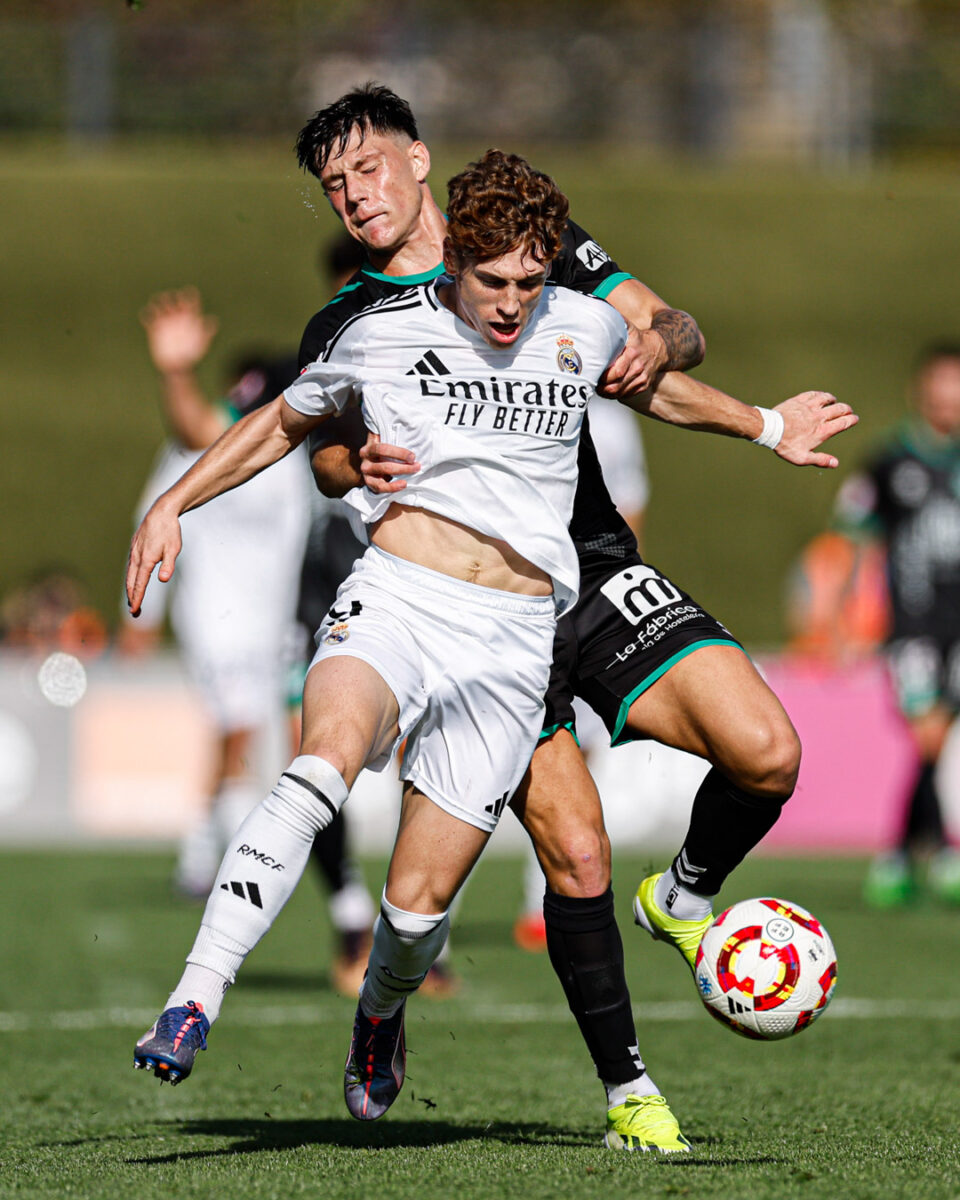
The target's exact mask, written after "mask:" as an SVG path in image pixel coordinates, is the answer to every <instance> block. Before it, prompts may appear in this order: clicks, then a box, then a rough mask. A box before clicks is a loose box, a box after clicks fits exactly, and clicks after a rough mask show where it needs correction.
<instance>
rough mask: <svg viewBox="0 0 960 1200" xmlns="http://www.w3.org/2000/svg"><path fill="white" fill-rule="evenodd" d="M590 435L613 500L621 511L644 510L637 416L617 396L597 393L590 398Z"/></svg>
mask: <svg viewBox="0 0 960 1200" xmlns="http://www.w3.org/2000/svg"><path fill="white" fill-rule="evenodd" d="M590 436H591V437H592V438H593V444H594V446H595V447H596V451H597V458H598V459H599V460H600V468H601V470H602V471H603V479H604V482H605V483H606V485H607V488H608V490H609V492H610V496H611V498H612V499H613V502H614V504H615V505H616V506H617V508H619V509H620V511H621V512H622V513H635V512H643V510H644V509H645V508H646V507H647V501H648V499H649V497H650V481H649V477H648V475H647V460H646V455H645V454H644V450H643V438H642V437H641V435H640V422H639V420H638V418H637V416H636V415H635V414H634V413H633V411H632V410H631V409H629V408H625V407H624V406H623V405H622V404H618V403H617V401H616V400H608V399H607V397H606V396H596V397H595V398H594V399H593V400H591V401H590Z"/></svg>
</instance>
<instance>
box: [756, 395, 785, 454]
mask: <svg viewBox="0 0 960 1200" xmlns="http://www.w3.org/2000/svg"><path fill="white" fill-rule="evenodd" d="M753 407H754V408H755V409H756V410H757V412H758V413H759V414H760V416H761V417H763V431H762V432H761V434H760V436H759V437H755V438H754V439H753V444H754V445H755V446H766V447H768V449H770V450H775V449H776V448H777V446H779V445H780V439H781V438H782V437H783V415H782V414H781V413H778V412H777V411H776V409H774V408H761V407H760V405H759V404H755V405H754V406H753Z"/></svg>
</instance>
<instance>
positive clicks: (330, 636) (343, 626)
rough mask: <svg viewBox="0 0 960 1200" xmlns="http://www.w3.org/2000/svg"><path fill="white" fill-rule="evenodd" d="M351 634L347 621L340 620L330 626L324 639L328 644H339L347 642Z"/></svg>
mask: <svg viewBox="0 0 960 1200" xmlns="http://www.w3.org/2000/svg"><path fill="white" fill-rule="evenodd" d="M349 636H350V626H349V625H348V624H347V623H346V621H338V622H337V623H336V624H335V625H332V626H331V627H330V630H329V632H328V633H327V636H326V637H325V638H324V639H323V640H324V642H325V643H326V645H328V646H337V645H339V644H340V643H341V642H345V641H346V640H347V638H348V637H349Z"/></svg>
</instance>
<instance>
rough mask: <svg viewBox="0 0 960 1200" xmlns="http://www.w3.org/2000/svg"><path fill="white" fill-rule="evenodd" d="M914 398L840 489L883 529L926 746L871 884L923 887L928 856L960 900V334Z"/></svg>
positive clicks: (861, 532)
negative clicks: (947, 753)
mask: <svg viewBox="0 0 960 1200" xmlns="http://www.w3.org/2000/svg"><path fill="white" fill-rule="evenodd" d="M910 400H911V404H912V408H913V412H912V414H911V416H910V418H909V419H908V420H906V421H905V422H904V423H903V424H902V425H901V426H900V427H899V428H898V429H897V430H896V431H895V432H894V433H893V434H892V435H891V436H890V437H889V438H888V439H887V440H886V442H885V443H884V444H883V445H882V446H881V447H880V448H879V450H878V452H877V453H876V454H875V455H874V456H873V457H872V458H871V460H870V461H869V463H868V464H867V466H866V467H865V469H864V470H863V471H861V472H860V473H859V474H856V475H854V476H852V477H851V478H850V479H848V480H847V481H846V482H845V484H844V485H843V487H842V488H841V490H840V494H839V497H838V500H837V523H838V527H839V529H840V530H841V532H843V533H846V534H848V535H849V536H851V537H853V538H855V539H857V540H858V541H860V542H864V541H865V542H867V543H869V542H870V541H871V540H872V541H877V542H879V543H880V544H881V545H882V546H883V548H884V551H885V554H886V563H887V577H888V584H889V593H890V611H891V629H890V632H889V636H888V639H887V644H886V654H887V658H888V662H889V665H890V671H891V675H892V679H893V683H894V687H895V690H896V694H897V699H898V703H899V706H900V710H901V712H902V713H903V716H904V718H905V720H906V722H907V724H908V726H909V728H910V732H911V734H912V736H913V740H914V743H915V745H916V747H917V751H918V755H919V767H918V772H917V777H916V780H915V783H914V785H913V788H912V790H911V792H910V794H909V797H908V798H907V804H906V808H905V812H904V816H903V823H902V827H901V829H900V830H899V832H898V835H897V838H896V840H895V842H894V844H893V846H892V847H891V849H890V851H889V852H888V853H887V854H884V855H882V856H881V857H879V858H877V859H876V860H875V861H874V863H873V864H872V866H871V869H870V872H869V874H868V876H867V880H866V884H865V896H866V899H867V900H868V902H869V903H871V904H874V905H877V906H882V907H887V906H892V905H897V904H901V903H903V902H904V901H906V900H908V899H909V898H910V897H911V896H912V895H913V894H914V892H915V890H916V888H917V886H918V876H917V867H918V865H919V862H920V861H921V860H922V859H923V858H927V857H928V858H929V861H928V868H927V873H926V882H927V884H928V886H929V887H930V889H931V890H932V891H933V892H934V894H936V895H937V896H939V897H940V898H941V899H943V900H946V901H948V902H952V903H960V853H958V851H957V850H956V849H955V848H954V847H953V846H952V845H951V844H950V839H949V837H948V834H947V831H946V828H945V825H944V820H943V815H942V812H941V805H940V796H939V794H938V790H937V781H936V768H937V763H938V761H939V759H940V755H941V753H942V751H943V747H944V743H945V741H946V737H947V734H948V732H949V730H950V726H951V724H952V723H953V720H954V718H955V716H956V713H957V711H958V709H960V344H957V345H939V346H932V347H930V348H928V349H927V350H925V351H924V352H923V354H922V355H921V357H920V359H919V362H918V364H917V367H916V370H915V373H914V376H913V379H912V382H911V388H910Z"/></svg>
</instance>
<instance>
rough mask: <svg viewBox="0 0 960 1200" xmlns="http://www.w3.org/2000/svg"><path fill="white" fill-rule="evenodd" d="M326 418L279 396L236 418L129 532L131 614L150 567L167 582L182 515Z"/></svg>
mask: <svg viewBox="0 0 960 1200" xmlns="http://www.w3.org/2000/svg"><path fill="white" fill-rule="evenodd" d="M326 419H327V418H326V416H309V417H308V416H305V415H304V414H303V413H300V412H297V411H296V409H293V408H291V407H290V405H289V404H287V402H286V401H285V400H284V398H283V397H282V396H278V397H277V398H276V400H273V401H272V402H271V403H270V404H268V405H266V406H265V407H264V408H260V409H257V410H256V411H255V412H252V413H250V414H249V416H246V417H244V418H243V419H242V420H241V421H237V423H236V424H235V425H232V426H231V427H230V428H229V429H228V430H227V431H226V432H225V433H224V434H222V435H221V436H220V437H219V438H218V439H217V441H215V442H214V443H213V445H212V446H211V447H210V449H209V450H207V451H206V453H205V454H202V455H201V456H200V458H198V459H197V461H196V462H195V463H194V464H193V466H192V467H191V468H190V470H189V471H187V472H186V473H185V474H184V475H182V476H181V477H180V479H178V480H177V482H176V483H175V484H174V485H173V487H172V488H170V489H169V490H168V491H166V492H164V493H163V495H162V496H160V497H159V499H157V501H156V502H155V503H154V504H153V506H152V507H151V509H150V511H149V512H148V513H147V515H146V516H145V517H144V518H143V520H142V521H141V523H140V528H139V529H138V530H137V532H136V533H135V534H134V535H133V542H132V543H131V546H130V558H129V561H128V563H127V603H128V605H129V606H130V611H131V612H132V613H133V615H134V616H137V615H138V614H139V612H140V605H141V603H142V601H143V596H144V593H145V592H146V590H147V583H148V582H149V579H150V576H151V574H152V573H153V568H154V567H155V566H156V565H157V563H160V570H159V572H158V575H157V578H158V579H160V580H161V581H162V582H164V583H166V582H167V580H168V579H170V577H171V576H172V575H173V568H174V563H175V562H176V558H177V555H178V554H179V553H180V547H181V544H182V542H181V537H180V517H181V515H182V514H183V513H185V512H189V511H190V509H192V508H199V507H200V505H201V504H206V502H207V501H208V500H212V499H213V498H214V497H215V496H219V495H220V494H221V493H223V492H228V491H230V489H231V488H235V487H237V486H239V485H240V484H241V483H244V482H246V480H248V479H251V478H252V477H253V476H254V475H256V474H258V473H259V472H260V471H262V470H263V469H264V468H265V467H269V466H270V465H271V463H275V462H277V461H278V460H279V459H281V458H283V457H284V455H286V454H289V453H290V451H291V450H293V449H294V448H295V447H296V446H298V445H299V444H300V443H301V442H302V441H303V439H304V438H305V437H306V435H307V434H308V433H309V432H310V430H311V429H313V428H314V426H316V425H319V424H320V422H321V421H324V420H326Z"/></svg>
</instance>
